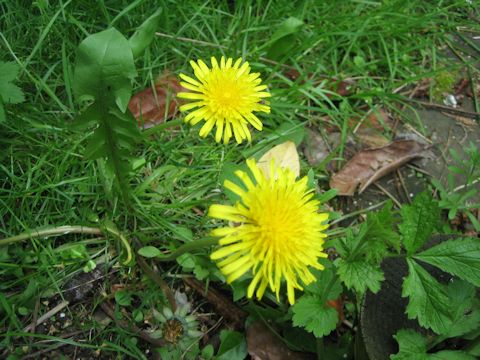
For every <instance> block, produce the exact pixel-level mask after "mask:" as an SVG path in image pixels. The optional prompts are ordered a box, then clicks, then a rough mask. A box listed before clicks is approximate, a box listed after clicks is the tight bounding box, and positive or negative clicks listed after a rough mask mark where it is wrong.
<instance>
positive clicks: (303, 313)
mask: <svg viewBox="0 0 480 360" xmlns="http://www.w3.org/2000/svg"><path fill="white" fill-rule="evenodd" d="M292 311H293V318H292V320H293V325H294V326H301V327H303V328H305V330H307V331H309V332H312V333H313V334H314V335H315V336H316V337H322V336H326V335H328V334H330V332H332V330H334V329H335V328H336V327H337V322H338V313H337V311H336V310H335V309H334V308H332V307H330V306H327V305H326V304H325V302H322V300H321V298H319V297H317V296H310V295H304V296H302V297H301V298H300V300H298V301H297V302H296V303H295V304H294V305H293V306H292Z"/></svg>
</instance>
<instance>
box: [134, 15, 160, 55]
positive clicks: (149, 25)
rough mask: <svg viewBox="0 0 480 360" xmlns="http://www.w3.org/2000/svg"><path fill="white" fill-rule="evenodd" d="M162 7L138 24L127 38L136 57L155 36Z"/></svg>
mask: <svg viewBox="0 0 480 360" xmlns="http://www.w3.org/2000/svg"><path fill="white" fill-rule="evenodd" d="M161 15H162V9H161V8H159V9H158V10H157V11H155V12H154V13H153V15H151V16H150V17H149V18H148V19H147V20H145V22H144V23H143V24H142V25H140V26H139V27H138V29H137V31H135V33H134V34H133V35H132V37H131V38H130V39H129V40H128V42H129V44H130V47H131V49H132V53H133V57H134V58H135V59H136V58H138V57H139V56H140V55H142V53H143V52H144V51H145V49H146V48H147V47H148V46H149V45H150V43H151V42H152V40H153V39H154V37H155V32H156V31H157V30H158V27H159V26H160V20H161Z"/></svg>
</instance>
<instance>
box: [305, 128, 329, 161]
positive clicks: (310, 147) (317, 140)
mask: <svg viewBox="0 0 480 360" xmlns="http://www.w3.org/2000/svg"><path fill="white" fill-rule="evenodd" d="M303 153H304V154H305V157H306V158H307V161H308V163H309V164H310V166H317V165H319V164H321V163H322V161H324V160H325V159H326V158H327V156H328V155H329V154H330V150H329V147H328V144H327V143H326V141H325V140H324V138H323V137H322V135H321V134H320V133H319V132H318V131H314V130H312V129H307V137H306V144H305V146H304V148H303Z"/></svg>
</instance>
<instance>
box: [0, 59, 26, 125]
mask: <svg viewBox="0 0 480 360" xmlns="http://www.w3.org/2000/svg"><path fill="white" fill-rule="evenodd" d="M19 69H20V67H19V66H18V65H17V64H15V63H13V62H3V61H0V122H3V121H5V120H6V115H5V108H4V104H18V103H21V102H22V101H24V100H25V96H24V95H23V92H22V90H21V89H20V88H19V87H18V86H17V85H15V84H12V81H14V80H15V78H16V77H17V75H18V71H19Z"/></svg>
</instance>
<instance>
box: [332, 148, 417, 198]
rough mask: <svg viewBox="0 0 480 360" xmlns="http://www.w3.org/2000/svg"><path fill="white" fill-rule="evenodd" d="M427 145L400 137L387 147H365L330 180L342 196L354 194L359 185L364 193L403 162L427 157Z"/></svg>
mask: <svg viewBox="0 0 480 360" xmlns="http://www.w3.org/2000/svg"><path fill="white" fill-rule="evenodd" d="M425 148H426V147H425V145H422V144H420V143H419V142H417V141H414V140H397V141H394V142H392V143H391V144H389V145H387V146H383V147H380V148H375V149H367V150H362V151H360V152H359V153H357V154H356V155H355V156H354V157H353V158H352V159H350V161H348V162H347V163H346V164H345V166H344V167H343V168H342V169H341V170H340V171H339V172H338V173H336V174H335V175H333V176H332V178H331V179H330V187H331V188H335V189H337V190H338V195H344V196H352V195H353V194H354V192H355V189H356V188H357V187H359V191H358V192H359V193H362V192H363V191H364V190H365V189H366V188H367V187H368V186H369V185H371V184H372V183H373V182H374V181H376V180H378V179H380V178H381V177H382V176H384V175H386V174H388V173H390V172H392V171H394V170H395V169H397V168H399V167H400V166H402V165H403V164H405V163H407V162H409V161H411V160H412V159H415V158H417V157H422V156H424V151H425Z"/></svg>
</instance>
